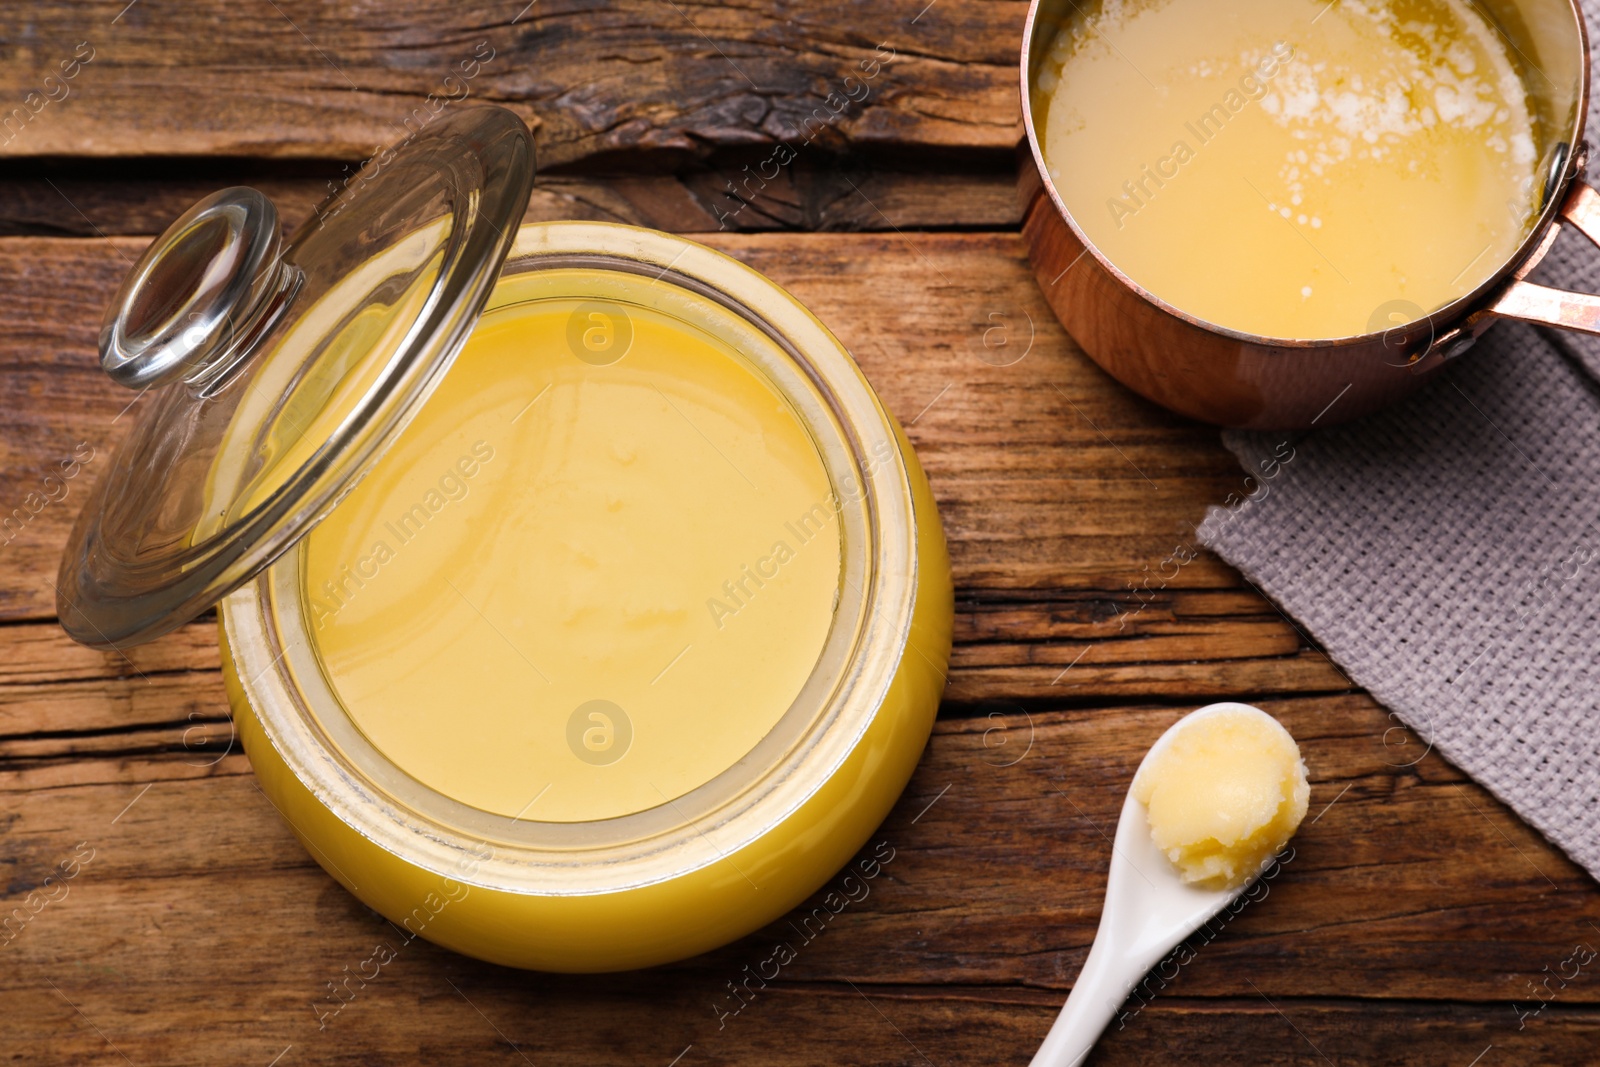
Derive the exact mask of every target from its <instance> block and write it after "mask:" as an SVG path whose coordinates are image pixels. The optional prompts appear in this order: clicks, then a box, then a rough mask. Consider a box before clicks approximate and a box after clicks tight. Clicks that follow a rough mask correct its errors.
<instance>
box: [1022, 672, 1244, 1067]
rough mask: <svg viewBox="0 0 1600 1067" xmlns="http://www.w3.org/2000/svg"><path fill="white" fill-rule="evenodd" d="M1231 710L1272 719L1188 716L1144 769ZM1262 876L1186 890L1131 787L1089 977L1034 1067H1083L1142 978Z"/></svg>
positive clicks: (1211, 710)
mask: <svg viewBox="0 0 1600 1067" xmlns="http://www.w3.org/2000/svg"><path fill="white" fill-rule="evenodd" d="M1230 710H1232V711H1237V710H1244V711H1251V712H1254V713H1255V714H1257V715H1263V716H1265V715H1266V712H1264V711H1262V710H1261V709H1260V708H1254V707H1251V706H1250V705H1249V704H1231V703H1228V704H1208V705H1207V706H1205V707H1203V708H1201V709H1200V710H1199V711H1192V712H1190V713H1189V714H1188V715H1185V716H1184V717H1183V718H1181V719H1179V720H1178V721H1177V722H1175V723H1173V724H1172V727H1171V728H1170V729H1168V730H1167V732H1166V733H1164V734H1162V735H1161V736H1160V737H1159V738H1157V740H1156V743H1155V744H1153V745H1151V746H1150V751H1149V752H1147V753H1145V757H1144V760H1143V761H1141V762H1140V764H1139V767H1140V769H1141V770H1142V769H1143V768H1144V765H1145V763H1148V762H1149V761H1150V757H1151V756H1153V755H1155V754H1156V753H1157V752H1159V751H1161V750H1162V748H1163V747H1164V746H1166V745H1169V744H1171V743H1172V738H1173V735H1174V734H1176V733H1177V731H1178V728H1179V727H1181V726H1184V725H1186V724H1188V723H1191V722H1193V721H1194V720H1196V719H1198V718H1201V717H1202V716H1206V715H1215V714H1217V713H1218V712H1223V711H1230ZM1268 717H1269V718H1270V716H1268ZM1137 776H1138V775H1137V772H1136V773H1135V777H1137ZM1257 877H1259V875H1254V876H1252V877H1251V878H1249V879H1248V880H1246V881H1245V883H1244V884H1243V885H1239V886H1235V887H1233V888H1231V889H1200V888H1197V887H1195V886H1192V885H1185V884H1184V883H1183V881H1182V880H1181V879H1180V878H1179V877H1178V869H1177V868H1176V867H1174V866H1173V865H1172V863H1171V862H1170V861H1169V860H1168V859H1167V857H1166V856H1164V855H1162V854H1161V850H1160V849H1158V848H1156V845H1155V842H1154V841H1152V840H1151V839H1150V820H1149V816H1148V815H1147V814H1146V813H1145V807H1144V805H1143V804H1141V803H1139V801H1137V800H1135V799H1134V797H1133V790H1132V788H1131V787H1130V788H1129V790H1128V799H1127V800H1125V801H1123V803H1122V818H1121V819H1120V820H1118V822H1117V838H1116V841H1115V842H1114V843H1113V844H1112V846H1111V874H1110V877H1109V878H1108V879H1107V880H1106V902H1105V908H1104V910H1102V911H1101V913H1100V929H1099V930H1098V931H1097V932H1096V933H1095V935H1094V945H1093V946H1092V947H1091V948H1090V949H1089V958H1088V959H1087V960H1085V961H1084V964H1083V972H1082V973H1081V974H1079V975H1078V980H1077V982H1075V983H1074V984H1073V986H1072V993H1071V995H1069V996H1068V997H1067V1003H1066V1005H1065V1006H1064V1007H1063V1008H1062V1009H1061V1014H1060V1015H1058V1016H1056V1021H1055V1024H1054V1025H1053V1026H1051V1027H1050V1033H1049V1034H1048V1035H1047V1036H1046V1037H1045V1039H1044V1044H1043V1045H1041V1046H1039V1052H1038V1054H1037V1055H1035V1056H1034V1057H1033V1063H1032V1067H1077V1064H1080V1063H1082V1062H1083V1061H1084V1059H1085V1058H1086V1057H1087V1056H1088V1055H1089V1050H1090V1049H1092V1048H1094V1044H1095V1041H1096V1040H1098V1039H1099V1037H1100V1031H1102V1030H1104V1029H1105V1028H1106V1024H1107V1023H1109V1022H1110V1021H1111V1017H1112V1016H1114V1015H1115V1014H1116V1013H1117V1010H1118V1009H1119V1008H1121V1007H1122V1005H1123V1003H1124V1002H1126V1001H1127V999H1128V994H1129V993H1130V992H1132V991H1133V987H1134V986H1135V985H1137V984H1138V982H1139V979H1141V978H1143V977H1144V976H1145V974H1147V973H1148V972H1149V970H1150V968H1152V967H1154V966H1155V965H1156V964H1157V963H1159V962H1160V961H1161V959H1162V957H1164V956H1165V955H1166V954H1167V953H1168V952H1170V951H1172V949H1173V948H1175V947H1176V946H1177V944H1178V943H1179V942H1180V941H1182V940H1183V939H1184V938H1186V937H1188V936H1189V935H1190V934H1192V933H1194V932H1195V931H1196V930H1198V929H1199V928H1200V925H1201V924H1202V923H1204V922H1205V921H1206V920H1207V919H1209V918H1211V917H1212V916H1213V915H1215V914H1216V913H1217V912H1219V911H1221V910H1222V909H1223V908H1225V907H1227V906H1228V904H1230V903H1231V902H1232V901H1233V900H1234V899H1235V898H1237V897H1238V896H1239V894H1241V893H1243V892H1244V891H1245V890H1246V889H1248V888H1249V887H1250V883H1251V882H1254V881H1255V879H1256V878H1257Z"/></svg>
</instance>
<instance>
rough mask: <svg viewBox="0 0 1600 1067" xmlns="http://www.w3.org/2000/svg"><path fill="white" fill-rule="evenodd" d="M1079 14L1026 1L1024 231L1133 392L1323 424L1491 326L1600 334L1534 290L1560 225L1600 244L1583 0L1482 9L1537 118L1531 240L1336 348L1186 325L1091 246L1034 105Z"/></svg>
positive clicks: (1075, 332) (1489, 3)
mask: <svg viewBox="0 0 1600 1067" xmlns="http://www.w3.org/2000/svg"><path fill="white" fill-rule="evenodd" d="M1076 6H1077V5H1076V4H1075V2H1074V0H1032V4H1031V5H1030V7H1029V9H1028V21H1027V26H1026V28H1025V29H1024V31H1023V43H1022V117H1023V124H1024V126H1025V127H1026V129H1027V137H1028V140H1027V151H1025V152H1024V153H1022V159H1021V173H1020V180H1019V183H1018V184H1019V192H1020V194H1021V198H1022V209H1023V215H1022V232H1023V235H1024V237H1025V239H1026V240H1027V242H1028V253H1029V258H1030V259H1031V260H1032V263H1033V271H1034V276H1035V277H1036V278H1037V279H1038V281H1039V285H1040V288H1042V289H1043V290H1044V294H1045V298H1046V299H1047V300H1048V301H1049V303H1050V307H1051V308H1052V310H1054V311H1055V314H1056V317H1057V318H1059V319H1060V320H1061V323H1062V325H1063V326H1065V327H1066V328H1067V332H1069V333H1070V334H1072V336H1073V337H1074V338H1075V339H1076V340H1077V342H1078V343H1079V344H1080V345H1082V346H1083V348H1084V350H1085V351H1086V352H1088V354H1089V355H1090V356H1091V357H1092V358H1093V359H1094V360H1095V362H1097V363H1099V364H1100V365H1101V366H1102V367H1104V368H1105V369H1106V370H1107V371H1108V372H1109V373H1110V374H1111V375H1112V376H1113V377H1115V378H1116V379H1117V380H1119V381H1121V382H1122V383H1123V384H1124V385H1127V386H1128V387H1129V388H1131V389H1133V390H1135V391H1136V392H1139V393H1141V394H1143V395H1144V396H1146V397H1148V398H1150V399H1151V400H1154V401H1155V402H1156V403H1158V404H1160V405H1162V406H1163V407H1166V408H1169V409H1171V410H1173V411H1176V412H1178V413H1180V414H1183V415H1189V416H1192V417H1194V418H1198V419H1204V420H1206V421H1208V422H1214V423H1220V424H1222V425H1225V426H1239V427H1251V428H1259V429H1292V428H1302V427H1307V426H1311V425H1313V424H1315V425H1318V426H1326V425H1329V424H1331V423H1334V422H1341V421H1344V420H1347V419H1352V418H1355V417H1357V416H1359V415H1363V414H1366V413H1367V412H1369V411H1372V410H1374V409H1375V408H1378V407H1381V406H1382V405H1384V404H1387V403H1390V402H1392V401H1394V400H1396V399H1398V398H1400V397H1402V396H1404V395H1406V394H1407V393H1410V392H1411V391H1413V390H1414V389H1416V388H1417V387H1418V386H1419V385H1421V384H1422V382H1423V380H1424V379H1425V378H1426V377H1427V376H1428V375H1429V374H1431V373H1432V372H1434V371H1436V370H1438V369H1439V368H1440V367H1442V366H1443V365H1444V364H1445V363H1446V362H1448V361H1449V360H1451V359H1454V358H1455V357H1456V356H1459V355H1460V354H1461V353H1463V352H1465V351H1466V350H1467V349H1468V348H1469V347H1471V345H1472V343H1473V342H1474V341H1475V340H1477V338H1478V336H1479V335H1481V334H1482V333H1483V331H1484V330H1486V329H1488V328H1489V326H1490V325H1492V324H1493V323H1494V322H1495V321H1496V320H1498V319H1503V318H1504V319H1520V320H1522V321H1524V322H1533V323H1539V324H1542V325H1546V326H1559V327H1561V328H1563V329H1569V330H1581V331H1583V332H1585V333H1596V334H1600V297H1595V296H1591V295H1589V294H1586V293H1573V292H1568V291H1566V290H1563V289H1552V288H1549V287H1547V286H1542V285H1537V284H1535V283H1533V282H1530V281H1528V280H1527V274H1528V272H1529V271H1531V270H1532V269H1533V268H1534V267H1535V266H1536V265H1537V264H1538V262H1539V260H1540V259H1542V258H1543V257H1544V254H1545V253H1546V252H1547V251H1549V249H1550V246H1551V244H1552V243H1553V242H1554V241H1555V239H1556V235H1557V234H1558V233H1559V232H1560V229H1561V227H1562V225H1563V224H1570V225H1572V226H1574V227H1576V228H1577V229H1578V230H1579V231H1580V232H1582V233H1583V234H1584V235H1585V236H1587V237H1588V238H1589V239H1590V240H1591V241H1594V242H1596V243H1597V244H1600V195H1596V193H1595V191H1594V189H1592V188H1591V187H1590V186H1589V185H1588V184H1587V183H1586V182H1584V180H1583V178H1582V175H1583V172H1584V164H1585V162H1586V151H1585V147H1584V143H1583V129H1584V119H1585V116H1586V112H1587V109H1588V99H1589V42H1588V35H1587V33H1586V31H1585V28H1584V22H1583V15H1582V13H1581V12H1580V11H1579V10H1578V8H1577V6H1576V3H1575V0H1476V2H1475V3H1474V6H1475V7H1476V8H1477V9H1478V10H1479V12H1480V13H1481V14H1484V15H1485V16H1486V17H1488V18H1489V19H1491V20H1492V21H1493V22H1495V23H1496V25H1497V27H1498V28H1499V29H1500V31H1501V32H1502V33H1504V34H1505V36H1506V38H1507V40H1509V41H1510V42H1511V43H1512V45H1513V48H1512V55H1513V57H1514V58H1515V59H1516V61H1517V62H1518V63H1519V65H1520V66H1521V67H1522V68H1523V69H1522V70H1521V71H1520V73H1522V74H1523V81H1524V84H1525V86H1526V87H1527V89H1528V91H1529V99H1530V103H1531V104H1532V106H1533V107H1534V109H1535V111H1536V113H1537V115H1538V117H1539V120H1540V121H1539V123H1538V125H1539V128H1540V130H1541V131H1542V135H1541V143H1539V144H1537V145H1536V146H1535V147H1536V151H1537V153H1538V155H1537V158H1538V159H1539V160H1540V161H1541V162H1540V171H1539V173H1541V174H1543V175H1545V176H1546V180H1545V188H1544V200H1543V203H1542V205H1541V210H1540V213H1539V216H1538V219H1537V220H1536V221H1535V223H1534V225H1533V227H1532V228H1531V230H1530V231H1529V234H1528V237H1527V239H1526V240H1524V241H1523V243H1522V244H1521V245H1520V246H1519V247H1518V248H1517V250H1516V252H1515V253H1513V254H1512V255H1511V256H1510V257H1509V258H1508V259H1507V260H1506V261H1505V262H1504V263H1502V264H1501V265H1500V268H1499V269H1498V270H1496V271H1495V272H1494V273H1493V274H1492V275H1490V276H1489V278H1488V279H1487V280H1486V281H1484V282H1483V284H1481V285H1479V286H1478V287H1477V288H1476V289H1474V290H1473V291H1471V292H1470V293H1467V294H1465V295H1464V296H1462V297H1460V298H1459V299H1457V300H1454V301H1452V302H1451V303H1449V304H1447V305H1445V306H1444V307H1442V308H1439V309H1438V310H1436V311H1434V312H1433V313H1432V314H1429V315H1426V316H1424V317H1422V318H1418V319H1416V320H1415V321H1413V322H1410V323H1406V324H1403V325H1399V326H1394V327H1391V328H1387V329H1380V330H1378V331H1376V332H1373V333H1367V334H1362V335H1360V336H1355V337H1342V338H1337V339H1333V340H1285V339H1281V338H1270V337H1262V336H1259V335H1255V334H1247V333H1241V332H1239V331H1237V330H1230V329H1225V328H1223V327H1220V326H1214V325H1212V324H1210V323H1208V322H1205V321H1203V320H1201V319H1198V318H1196V317H1194V316H1192V315H1188V314H1185V313H1184V312H1182V311H1180V310H1178V309H1177V308H1175V307H1173V306H1172V305H1171V304H1168V303H1166V302H1165V301H1163V300H1161V299H1160V297H1158V296H1156V295H1155V294H1154V293H1151V292H1149V291H1148V290H1146V289H1143V288H1141V287H1140V286H1139V285H1138V284H1136V283H1135V282H1134V281H1133V280H1132V279H1131V278H1129V277H1128V276H1127V275H1126V274H1124V273H1123V272H1122V271H1120V270H1118V269H1117V268H1116V266H1114V265H1113V264H1112V263H1111V261H1110V260H1109V259H1107V258H1106V257H1105V255H1104V254H1103V253H1101V251H1100V250H1099V249H1098V248H1096V247H1095V246H1094V245H1093V244H1092V243H1091V242H1090V241H1089V239H1088V237H1087V236H1085V234H1084V231H1083V230H1082V229H1081V228H1080V227H1079V225H1078V224H1077V222H1076V221H1074V219H1073V217H1072V215H1071V213H1070V212H1069V211H1068V210H1067V207H1066V204H1065V203H1064V202H1063V201H1062V199H1061V195H1060V194H1059V193H1058V192H1057V191H1056V188H1055V185H1054V183H1052V182H1051V180H1050V176H1049V171H1048V170H1047V169H1046V167H1045V164H1044V157H1043V153H1042V151H1041V149H1040V146H1039V134H1038V131H1037V130H1036V129H1035V128H1034V117H1033V107H1032V99H1031V97H1032V93H1031V88H1032V85H1033V79H1034V75H1035V73H1036V72H1037V69H1038V66H1039V64H1040V63H1041V62H1042V61H1043V60H1044V57H1045V55H1046V54H1047V53H1048V51H1049V49H1050V44H1051V41H1052V40H1053V39H1054V37H1055V35H1056V32H1057V30H1058V29H1059V28H1060V27H1061V25H1062V23H1063V21H1064V19H1065V17H1066V16H1067V15H1068V14H1070V13H1071V12H1072V11H1073V10H1074V9H1075V8H1076ZM1529 68H1531V69H1529ZM1064 165H1066V166H1070V165H1071V163H1070V161H1068V162H1067V163H1065V164H1064Z"/></svg>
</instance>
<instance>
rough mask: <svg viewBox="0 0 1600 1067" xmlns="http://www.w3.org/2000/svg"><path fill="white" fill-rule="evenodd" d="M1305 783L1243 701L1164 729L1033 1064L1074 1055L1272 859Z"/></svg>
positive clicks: (1288, 749)
mask: <svg viewBox="0 0 1600 1067" xmlns="http://www.w3.org/2000/svg"><path fill="white" fill-rule="evenodd" d="M1310 793H1311V790H1310V787H1309V785H1308V784H1307V782H1306V768H1305V764H1304V763H1303V762H1301V759H1300V749H1299V746H1297V745H1296V744H1295V741H1294V738H1293V737H1291V736H1289V731H1287V730H1285V729H1284V728H1283V727H1282V726H1281V725H1280V724H1279V723H1278V720H1276V719H1274V718H1273V717H1272V716H1270V715H1268V714H1267V713H1266V712H1264V711H1262V710H1261V709H1259V708H1254V707H1251V706H1250V705H1249V704H1233V703H1224V704H1210V705H1208V706H1206V707H1203V708H1201V709H1200V710H1199V711H1195V712H1191V713H1190V714H1188V715H1185V716H1184V717H1183V718H1181V719H1179V720H1178V721H1177V722H1176V723H1174V724H1173V725H1172V727H1171V728H1170V729H1168V730H1167V732H1166V733H1164V734H1162V735H1161V737H1160V738H1159V739H1158V740H1157V741H1156V743H1155V744H1154V745H1151V746H1150V751H1149V752H1147V753H1146V754H1145V757H1144V760H1143V761H1142V762H1141V763H1140V764H1139V770H1138V773H1136V774H1135V775H1134V778H1133V786H1132V788H1131V789H1129V790H1128V798H1127V800H1126V801H1124V802H1123V805H1122V818H1121V820H1120V821H1118V823H1117V837H1116V841H1115V842H1114V843H1113V844H1112V846H1111V873H1110V876H1109V878H1108V879H1107V881H1106V902H1105V907H1104V909H1103V910H1102V912H1101V914H1100V929H1099V930H1098V931H1097V932H1096V934H1095V938H1094V945H1093V946H1092V947H1091V948H1090V949H1089V958H1088V959H1087V960H1085V961H1084V964H1083V972H1082V973H1081V974H1079V975H1078V980H1077V982H1075V983H1074V984H1073V986H1072V993H1071V995H1069V996H1068V997H1067V1003H1066V1005H1065V1006H1064V1007H1063V1008H1062V1009H1061V1014H1060V1015H1058V1016H1057V1017H1056V1021H1055V1024H1054V1025H1053V1026H1051V1027H1050V1033H1049V1034H1048V1035H1047V1036H1046V1037H1045V1039H1044V1044H1043V1045H1041V1046H1040V1048H1039V1052H1038V1054H1037V1055H1035V1056H1034V1057H1033V1063H1032V1067H1076V1065H1077V1064H1079V1063H1081V1062H1083V1060H1084V1058H1085V1057H1087V1056H1088V1054H1089V1050H1090V1049H1092V1048H1093V1047H1094V1043H1095V1041H1096V1040H1097V1039H1098V1038H1099V1036H1100V1032H1101V1031H1102V1030H1104V1029H1105V1027H1106V1024H1107V1023H1108V1022H1110V1021H1111V1017H1112V1016H1113V1015H1115V1014H1116V1012H1117V1010H1118V1009H1119V1008H1120V1007H1122V1004H1123V1002H1124V1001H1126V1000H1127V998H1128V994H1129V992H1131V991H1132V989H1133V987H1134V985H1135V984H1137V983H1138V981H1139V979H1141V978H1143V977H1144V976H1145V974H1146V973H1147V972H1148V971H1149V970H1150V968H1151V967H1154V966H1155V965H1156V963H1157V962H1159V961H1160V960H1161V958H1162V957H1164V956H1165V955H1166V954H1167V953H1168V952H1169V951H1171V950H1172V948H1173V947H1174V946H1176V945H1177V944H1178V943H1179V942H1180V941H1182V940H1183V939H1184V938H1186V937H1188V936H1189V935H1190V934H1192V933H1193V932H1194V931H1195V930H1197V929H1199V927H1200V925H1201V924H1202V923H1204V922H1205V921H1206V920H1207V919H1210V918H1211V917H1212V916H1213V915H1215V914H1216V913H1217V912H1219V911H1221V910H1222V909H1223V908H1224V907H1226V906H1227V905H1228V904H1230V903H1231V902H1232V901H1233V900H1234V899H1235V898H1237V897H1238V896H1239V894H1240V893H1243V892H1244V891H1245V889H1246V888H1247V887H1248V886H1249V885H1250V883H1251V882H1253V881H1255V879H1256V878H1257V877H1258V876H1259V875H1260V874H1261V872H1262V871H1263V870H1265V869H1266V868H1267V867H1268V866H1269V865H1271V863H1272V859H1273V857H1274V856H1276V855H1277V853H1278V852H1279V850H1280V849H1282V848H1283V846H1284V845H1285V844H1287V843H1288V841H1289V838H1290V837H1291V836H1293V834H1294V832H1295V830H1296V829H1298V828H1299V826H1300V820H1301V819H1303V818H1304V817H1305V814H1306V802H1307V801H1308V800H1309V798H1310Z"/></svg>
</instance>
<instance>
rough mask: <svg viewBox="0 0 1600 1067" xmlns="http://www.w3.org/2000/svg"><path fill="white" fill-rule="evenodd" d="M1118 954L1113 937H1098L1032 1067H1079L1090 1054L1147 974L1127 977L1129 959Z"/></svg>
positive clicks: (1141, 971) (1140, 973) (1035, 1056)
mask: <svg viewBox="0 0 1600 1067" xmlns="http://www.w3.org/2000/svg"><path fill="white" fill-rule="evenodd" d="M1116 957H1117V949H1116V948H1113V947H1112V945H1111V943H1110V939H1108V938H1104V937H1097V938H1095V942H1094V946H1093V947H1092V948H1090V949H1089V958H1088V959H1087V960H1085V961H1084V963H1083V972H1082V973H1081V974H1079V975H1078V980H1077V981H1076V982H1074V983H1073V984H1072V992H1071V993H1070V994H1069V995H1068V996H1067V1002H1066V1004H1064V1005H1063V1006H1062V1008H1061V1014H1059V1015H1057V1016H1056V1021H1055V1023H1054V1024H1052V1025H1051V1027H1050V1033H1049V1034H1047V1035H1046V1036H1045V1039H1044V1044H1042V1045H1040V1046H1039V1051H1038V1052H1037V1053H1035V1054H1034V1057H1033V1061H1032V1064H1031V1065H1030V1067H1077V1065H1078V1064H1080V1063H1082V1062H1083V1061H1084V1059H1086V1058H1087V1057H1088V1055H1089V1050H1090V1049H1092V1048H1094V1045H1095V1042H1096V1041H1097V1040H1099V1037H1100V1032H1101V1031H1102V1030H1104V1029H1105V1028H1106V1024H1107V1023H1109V1022H1110V1021H1111V1017H1112V1016H1113V1015H1115V1014H1116V1013H1117V1009H1119V1008H1121V1007H1122V1004H1123V1001H1125V1000H1127V999H1128V993H1129V992H1130V991H1131V990H1132V989H1133V986H1134V984H1135V983H1136V982H1137V981H1138V975H1142V974H1143V973H1144V971H1143V970H1139V971H1138V972H1137V974H1136V975H1135V977H1134V978H1133V979H1132V980H1131V981H1130V980H1128V978H1127V974H1128V972H1129V970H1130V968H1128V967H1127V966H1124V965H1123V964H1125V963H1126V962H1127V961H1125V960H1118V959H1117V958H1116Z"/></svg>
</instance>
